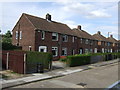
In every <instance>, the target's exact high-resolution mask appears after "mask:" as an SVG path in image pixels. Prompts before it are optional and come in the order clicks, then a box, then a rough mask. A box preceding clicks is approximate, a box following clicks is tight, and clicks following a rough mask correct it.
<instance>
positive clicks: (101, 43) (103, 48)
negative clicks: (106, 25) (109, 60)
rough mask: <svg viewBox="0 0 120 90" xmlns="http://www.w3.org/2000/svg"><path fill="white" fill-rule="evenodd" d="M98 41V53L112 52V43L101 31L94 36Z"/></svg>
mask: <svg viewBox="0 0 120 90" xmlns="http://www.w3.org/2000/svg"><path fill="white" fill-rule="evenodd" d="M93 37H94V38H95V39H97V40H98V52H101V53H105V52H112V42H111V41H109V40H108V39H107V38H106V37H104V36H103V35H102V34H101V32H100V31H98V32H97V33H96V34H94V35H93Z"/></svg>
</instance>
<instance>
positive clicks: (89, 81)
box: [11, 63, 118, 88]
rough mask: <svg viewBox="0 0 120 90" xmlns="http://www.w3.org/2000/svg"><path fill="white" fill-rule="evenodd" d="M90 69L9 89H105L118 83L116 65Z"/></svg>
mask: <svg viewBox="0 0 120 90" xmlns="http://www.w3.org/2000/svg"><path fill="white" fill-rule="evenodd" d="M92 68H93V69H89V70H85V71H82V72H76V73H72V74H69V75H66V76H63V77H58V78H53V79H48V80H44V81H38V82H33V83H29V84H25V85H20V86H15V87H11V88H81V86H84V87H85V88H107V87H109V86H110V85H112V84H113V83H115V82H116V81H118V63H114V64H111V65H106V66H100V67H92Z"/></svg>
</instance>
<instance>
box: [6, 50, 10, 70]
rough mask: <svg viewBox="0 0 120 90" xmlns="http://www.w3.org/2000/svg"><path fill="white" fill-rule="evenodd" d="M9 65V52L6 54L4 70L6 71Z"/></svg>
mask: <svg viewBox="0 0 120 90" xmlns="http://www.w3.org/2000/svg"><path fill="white" fill-rule="evenodd" d="M8 65H9V52H7V60H6V69H7V70H8Z"/></svg>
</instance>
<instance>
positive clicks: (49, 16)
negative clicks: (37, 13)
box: [46, 13, 51, 21]
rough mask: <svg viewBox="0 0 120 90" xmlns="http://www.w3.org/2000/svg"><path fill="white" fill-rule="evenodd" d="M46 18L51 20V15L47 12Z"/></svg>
mask: <svg viewBox="0 0 120 90" xmlns="http://www.w3.org/2000/svg"><path fill="white" fill-rule="evenodd" d="M46 20H48V21H51V15H50V14H49V13H47V14H46Z"/></svg>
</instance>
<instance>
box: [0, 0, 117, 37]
mask: <svg viewBox="0 0 120 90" xmlns="http://www.w3.org/2000/svg"><path fill="white" fill-rule="evenodd" d="M22 13H27V14H31V15H34V16H38V17H41V18H45V15H46V14H47V13H49V14H51V15H52V20H53V21H57V22H61V23H64V24H67V25H68V26H69V27H70V28H71V29H73V28H76V27H77V26H78V25H81V26H82V29H83V30H85V31H87V32H88V33H90V34H92V35H93V34H95V33H97V31H101V34H102V35H104V36H105V37H108V32H110V34H112V35H113V37H114V38H116V39H118V2H80V1H77V2H70V1H69V0H64V2H2V3H0V30H2V34H4V33H6V32H7V30H10V31H12V29H13V28H14V26H15V24H16V22H17V21H18V20H19V18H20V16H21V15H22Z"/></svg>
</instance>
